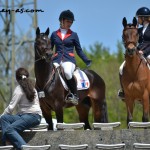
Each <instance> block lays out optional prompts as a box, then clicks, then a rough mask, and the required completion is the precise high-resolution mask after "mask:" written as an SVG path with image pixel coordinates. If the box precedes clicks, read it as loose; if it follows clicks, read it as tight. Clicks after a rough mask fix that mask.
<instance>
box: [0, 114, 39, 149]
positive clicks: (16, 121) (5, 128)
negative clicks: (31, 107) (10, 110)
mask: <svg viewBox="0 0 150 150" xmlns="http://www.w3.org/2000/svg"><path fill="white" fill-rule="evenodd" d="M40 121H41V116H40V115H38V114H31V113H26V114H17V115H9V114H6V115H3V116H2V117H1V118H0V124H1V128H2V143H3V145H5V144H6V140H8V141H9V142H10V143H11V144H12V145H14V147H15V148H16V149H17V150H21V146H22V145H26V142H25V141H24V139H23V138H22V137H21V135H20V134H19V133H20V132H23V131H24V130H26V129H29V128H31V127H35V126H36V125H39V124H40Z"/></svg>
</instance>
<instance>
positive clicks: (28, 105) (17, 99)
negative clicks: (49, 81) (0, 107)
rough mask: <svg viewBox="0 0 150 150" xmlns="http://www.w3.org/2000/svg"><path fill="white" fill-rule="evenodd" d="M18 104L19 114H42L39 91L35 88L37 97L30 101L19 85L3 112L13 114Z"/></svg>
mask: <svg viewBox="0 0 150 150" xmlns="http://www.w3.org/2000/svg"><path fill="white" fill-rule="evenodd" d="M17 106H18V114H24V113H34V114H39V115H41V116H42V111H41V108H40V104H39V98H38V94H37V91H36V90H35V98H34V100H33V101H32V102H30V101H29V100H28V99H27V97H26V95H25V93H24V91H23V90H22V88H21V86H20V85H18V86H17V87H16V88H15V90H14V93H13V96H12V99H11V101H10V103H9V105H8V107H7V108H6V109H5V110H4V112H3V114H2V115H4V114H12V112H13V110H14V109H15V108H16V107H17Z"/></svg>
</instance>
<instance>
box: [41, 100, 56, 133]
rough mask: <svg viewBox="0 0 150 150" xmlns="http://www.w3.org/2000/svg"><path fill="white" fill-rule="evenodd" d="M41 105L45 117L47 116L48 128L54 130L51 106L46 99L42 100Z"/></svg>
mask: <svg viewBox="0 0 150 150" xmlns="http://www.w3.org/2000/svg"><path fill="white" fill-rule="evenodd" d="M40 107H41V110H42V114H43V117H44V118H45V120H46V122H47V123H48V125H49V126H48V130H53V121H52V115H51V108H50V107H49V106H48V105H47V103H46V102H45V100H43V99H42V100H40Z"/></svg>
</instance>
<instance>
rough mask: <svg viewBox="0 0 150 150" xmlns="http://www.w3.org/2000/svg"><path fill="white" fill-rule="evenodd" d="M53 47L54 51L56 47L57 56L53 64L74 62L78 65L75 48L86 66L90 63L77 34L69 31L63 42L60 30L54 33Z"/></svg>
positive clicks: (55, 55)
mask: <svg viewBox="0 0 150 150" xmlns="http://www.w3.org/2000/svg"><path fill="white" fill-rule="evenodd" d="M51 46H52V49H53V48H54V46H55V54H54V57H53V62H57V63H60V62H61V61H63V62H68V61H69V62H72V63H74V64H76V60H75V55H74V48H75V50H76V52H77V54H78V56H79V57H80V58H81V59H82V60H83V61H84V62H85V64H86V65H88V64H89V63H90V60H89V59H88V58H87V57H86V55H85V54H84V52H83V51H82V48H81V46H80V42H79V38H78V35H77V33H76V32H73V31H71V30H70V29H69V30H68V31H67V33H66V35H65V37H64V39H63V40H62V37H61V31H60V29H59V30H57V31H54V32H53V33H52V35H51Z"/></svg>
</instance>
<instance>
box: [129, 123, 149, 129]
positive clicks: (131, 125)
mask: <svg viewBox="0 0 150 150" xmlns="http://www.w3.org/2000/svg"><path fill="white" fill-rule="evenodd" d="M128 127H129V129H130V128H149V127H150V122H129V123H128Z"/></svg>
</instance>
